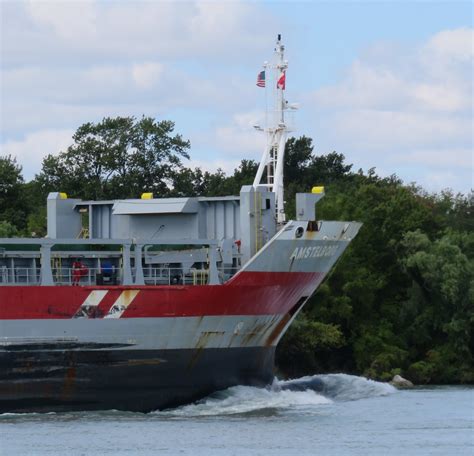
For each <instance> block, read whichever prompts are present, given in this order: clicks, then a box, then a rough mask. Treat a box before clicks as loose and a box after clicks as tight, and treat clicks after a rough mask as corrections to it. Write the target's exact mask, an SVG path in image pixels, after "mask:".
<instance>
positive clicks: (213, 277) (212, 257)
mask: <svg viewBox="0 0 474 456" xmlns="http://www.w3.org/2000/svg"><path fill="white" fill-rule="evenodd" d="M218 283H219V272H218V270H217V255H216V246H215V245H210V246H209V285H217V284H218Z"/></svg>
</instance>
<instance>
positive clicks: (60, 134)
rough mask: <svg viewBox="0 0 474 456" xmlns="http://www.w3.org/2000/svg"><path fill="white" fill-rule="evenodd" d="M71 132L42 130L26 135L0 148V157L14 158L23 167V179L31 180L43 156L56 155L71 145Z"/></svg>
mask: <svg viewBox="0 0 474 456" xmlns="http://www.w3.org/2000/svg"><path fill="white" fill-rule="evenodd" d="M72 135H73V131H72V130H43V131H37V132H34V133H29V134H27V135H26V136H25V137H24V138H23V139H20V140H14V141H13V140H12V141H7V142H6V143H3V144H1V146H0V155H11V156H12V157H16V159H17V161H18V163H19V164H20V165H22V166H23V177H24V178H25V179H26V180H29V179H32V178H33V177H34V175H35V174H37V173H38V172H39V171H40V169H41V163H42V161H43V158H44V156H46V155H48V154H53V155H57V154H58V153H59V152H61V151H64V150H66V149H67V147H68V146H70V145H71V144H72V142H73V141H72V139H71V138H72Z"/></svg>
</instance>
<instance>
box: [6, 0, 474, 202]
mask: <svg viewBox="0 0 474 456" xmlns="http://www.w3.org/2000/svg"><path fill="white" fill-rule="evenodd" d="M472 8H473V4H472V3H471V2H454V1H450V2H429V1H423V2H422V1H418V2H408V1H398V2H395V1H385V2H375V1H372V2H357V1H351V2H337V1H336V2H156V1H146V2H126V1H120V2H111V1H107V2H100V1H92V0H91V1H80V2H71V1H69V2H58V1H56V2H38V1H35V2H19V1H15V2H5V1H3V2H1V20H2V24H1V25H2V27H1V57H2V58H1V72H2V78H1V81H0V84H1V87H0V89H1V118H0V132H1V133H0V134H1V138H0V145H1V152H0V153H1V154H11V155H13V156H16V157H17V159H18V162H19V163H20V164H21V165H22V166H23V169H24V174H25V177H26V178H27V179H29V178H31V177H33V176H34V174H35V173H37V172H39V170H40V168H41V160H42V157H43V156H44V155H46V154H48V153H58V152H59V151H60V150H64V149H65V148H66V147H67V146H68V145H69V144H70V143H71V135H72V133H73V132H74V130H75V129H76V128H77V127H78V126H79V125H81V124H82V123H84V122H87V121H99V120H100V119H102V118H103V117H106V116H115V115H135V116H137V117H139V116H141V115H142V114H145V115H151V116H154V117H156V118H158V119H170V120H173V121H175V123H176V131H177V132H179V133H181V134H182V135H183V136H184V137H185V138H188V139H190V140H191V144H192V147H191V151H190V153H191V162H190V163H189V165H190V166H193V165H194V166H201V167H203V168H205V169H209V170H215V169H217V167H221V168H223V169H224V170H225V171H226V172H232V170H233V168H234V167H236V166H237V165H238V163H239V162H240V160H241V159H242V158H254V159H257V158H259V157H260V154H261V148H262V143H263V138H262V137H260V136H259V135H258V133H256V132H254V130H253V128H252V126H253V125H254V124H255V123H256V122H257V121H259V120H260V119H261V118H262V113H263V109H264V100H265V98H264V90H262V89H259V88H257V87H256V86H255V78H256V74H257V72H258V71H259V69H260V68H261V64H262V62H263V61H264V60H269V59H270V58H271V56H272V50H273V46H274V41H275V37H276V35H277V33H281V34H282V35H283V40H284V42H285V45H286V49H287V52H286V58H287V59H288V60H289V65H290V68H289V70H288V73H287V90H286V96H287V98H288V99H289V101H290V102H293V101H294V102H299V103H300V106H301V109H300V110H299V111H298V113H297V115H296V118H295V120H296V125H297V129H296V131H295V133H294V134H295V135H303V134H304V135H307V136H311V137H312V138H313V139H314V144H315V152H316V153H327V152H330V151H332V150H336V151H338V152H342V153H344V154H345V156H346V157H347V161H348V162H349V163H353V164H354V168H355V169H358V168H363V169H364V170H367V169H369V168H371V167H375V168H376V170H377V172H378V173H380V174H381V175H390V174H392V173H396V174H397V175H399V177H401V178H402V179H403V180H404V181H405V182H407V183H409V182H417V183H418V184H420V185H422V186H423V187H425V188H426V189H428V190H429V191H439V190H441V189H442V188H446V187H449V188H452V189H453V190H454V191H461V192H464V193H466V192H468V191H469V190H470V189H471V188H472V187H473V186H474V184H473V127H472V117H473V115H472V111H473V93H472V91H473V87H472V79H473V52H474V51H473V11H472Z"/></svg>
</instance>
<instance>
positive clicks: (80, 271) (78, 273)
mask: <svg viewBox="0 0 474 456" xmlns="http://www.w3.org/2000/svg"><path fill="white" fill-rule="evenodd" d="M87 272H88V269H87V266H86V265H85V264H83V263H82V262H81V261H80V260H79V259H76V261H74V263H72V285H73V286H78V285H79V282H80V281H81V277H84V276H85V275H86V274H87Z"/></svg>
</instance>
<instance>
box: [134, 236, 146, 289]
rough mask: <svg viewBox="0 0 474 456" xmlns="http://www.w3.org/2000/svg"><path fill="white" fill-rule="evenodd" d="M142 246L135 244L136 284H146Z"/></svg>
mask: <svg viewBox="0 0 474 456" xmlns="http://www.w3.org/2000/svg"><path fill="white" fill-rule="evenodd" d="M142 248H143V245H141V244H135V285H145V277H144V275H143V266H142Z"/></svg>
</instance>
